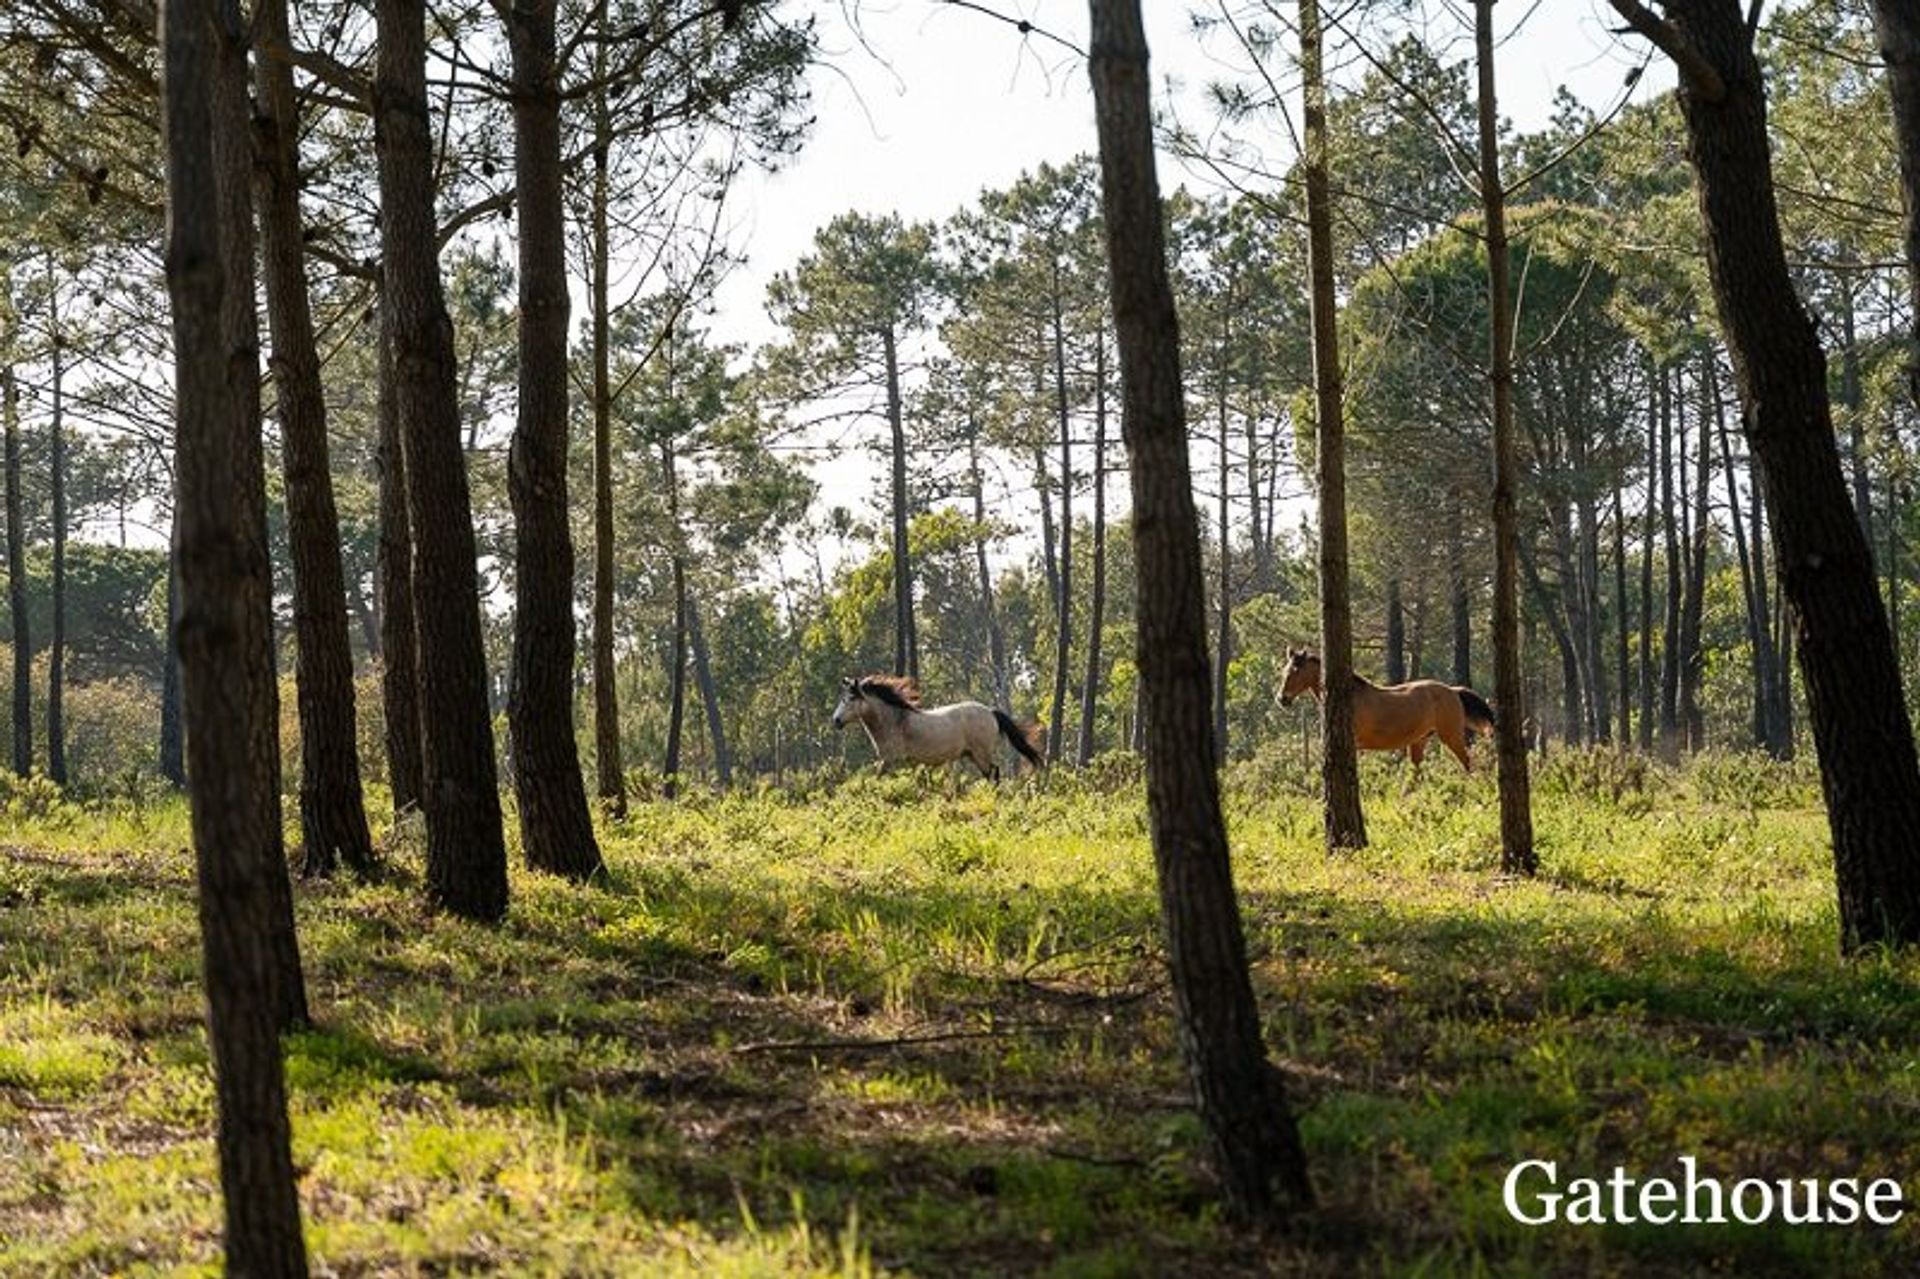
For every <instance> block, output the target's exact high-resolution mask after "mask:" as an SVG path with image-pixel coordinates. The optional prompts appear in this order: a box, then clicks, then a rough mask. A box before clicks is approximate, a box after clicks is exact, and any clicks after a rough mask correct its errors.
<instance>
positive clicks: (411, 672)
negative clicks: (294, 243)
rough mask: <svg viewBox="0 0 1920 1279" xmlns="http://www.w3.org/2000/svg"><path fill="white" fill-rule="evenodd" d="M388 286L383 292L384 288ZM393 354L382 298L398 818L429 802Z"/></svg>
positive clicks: (381, 409) (385, 637) (389, 683)
mask: <svg viewBox="0 0 1920 1279" xmlns="http://www.w3.org/2000/svg"><path fill="white" fill-rule="evenodd" d="M382 292H383V293H384V292H385V289H384V287H383V288H382ZM399 378H400V371H399V366H398V364H397V362H396V360H395V358H394V333H393V307H392V305H391V304H389V303H388V302H387V301H386V300H385V299H384V298H383V299H382V300H381V303H380V390H379V403H378V406H377V409H376V411H377V413H378V415H379V425H380V438H379V444H378V448H377V450H376V452H375V454H374V465H375V467H376V468H377V469H378V471H379V479H380V494H379V497H380V542H379V545H378V547H377V548H376V555H377V560H376V563H375V569H374V575H375V576H376V577H378V578H379V579H380V581H379V587H380V705H381V709H382V712H383V718H384V722H385V741H386V747H387V781H388V784H389V785H390V786H391V787H392V789H393V813H394V816H395V817H398V816H399V815H400V814H402V813H405V812H408V811H410V810H413V809H418V808H420V807H421V804H422V803H423V801H424V798H425V794H424V790H423V787H424V784H425V783H424V781H423V779H422V777H421V749H422V748H421V744H420V647H419V638H418V631H417V629H416V628H415V626H414V621H413V531H412V527H411V520H410V518H409V517H408V515H407V464H406V459H405V457H404V455H403V451H402V449H401V446H400V398H399V394H400V393H399V389H398V387H397V386H396V383H397V382H398V381H399Z"/></svg>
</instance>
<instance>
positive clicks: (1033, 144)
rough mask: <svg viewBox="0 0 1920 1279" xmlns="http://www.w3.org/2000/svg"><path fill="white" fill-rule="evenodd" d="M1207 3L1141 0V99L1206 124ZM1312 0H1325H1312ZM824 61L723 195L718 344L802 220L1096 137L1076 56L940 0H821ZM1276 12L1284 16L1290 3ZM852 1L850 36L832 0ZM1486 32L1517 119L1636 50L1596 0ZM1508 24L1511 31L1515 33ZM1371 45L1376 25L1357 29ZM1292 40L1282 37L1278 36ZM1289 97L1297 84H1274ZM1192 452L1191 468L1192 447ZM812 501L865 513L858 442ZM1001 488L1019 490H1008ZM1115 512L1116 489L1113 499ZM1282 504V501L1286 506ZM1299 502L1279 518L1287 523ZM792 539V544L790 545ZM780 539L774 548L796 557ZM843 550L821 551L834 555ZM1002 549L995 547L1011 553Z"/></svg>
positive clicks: (1589, 87) (1538, 6) (1597, 86)
mask: <svg viewBox="0 0 1920 1279" xmlns="http://www.w3.org/2000/svg"><path fill="white" fill-rule="evenodd" d="M1219 2H1220V0H1143V10H1144V16H1145V19H1146V24H1147V41H1148V46H1149V52H1150V57H1151V60H1152V70H1153V76H1154V95H1155V104H1154V105H1155V108H1156V110H1159V111H1162V112H1164V111H1166V110H1167V109H1169V108H1170V107H1171V108H1172V109H1173V110H1175V111H1176V112H1177V113H1178V114H1179V116H1180V118H1181V119H1182V121H1183V122H1185V123H1187V124H1189V125H1190V126H1192V127H1193V128H1195V129H1199V130H1204V129H1205V128H1206V126H1207V125H1208V124H1209V123H1210V119H1211V117H1210V116H1209V114H1208V112H1207V109H1206V107H1205V104H1204V102H1203V101H1202V100H1201V94H1202V92H1203V90H1204V89H1205V87H1206V85H1207V84H1208V83H1209V82H1210V81H1218V80H1221V79H1234V78H1239V77H1238V76H1237V75H1236V72H1238V71H1240V70H1241V67H1240V65H1239V64H1237V63H1236V54H1237V52H1238V50H1237V48H1236V46H1234V45H1233V44H1232V43H1231V37H1230V36H1229V35H1227V34H1226V33H1214V34H1212V35H1210V36H1208V37H1206V38H1205V39H1204V40H1203V39H1202V38H1201V37H1200V36H1198V35H1196V34H1195V33H1194V32H1193V30H1192V20H1191V18H1190V16H1189V15H1190V14H1191V13H1192V12H1193V11H1194V10H1195V9H1196V8H1199V9H1203V10H1210V11H1212V12H1218V8H1217V6H1218V4H1219ZM1323 2H1325V0H1323ZM982 3H984V4H985V5H986V7H989V8H992V9H993V10H995V11H996V12H998V13H1003V14H1007V15H1009V16H1012V17H1016V18H1025V19H1028V20H1030V21H1031V22H1032V23H1033V24H1034V25H1035V26H1036V27H1039V28H1041V29H1043V30H1045V31H1048V32H1052V33H1055V34H1057V35H1059V36H1061V37H1063V38H1065V39H1066V40H1068V41H1070V42H1071V43H1072V44H1073V45H1075V46H1077V47H1079V48H1085V47H1086V43H1087V5H1086V3H1085V2H1084V0H982ZM1337 4H1338V0H1334V3H1332V4H1329V6H1328V8H1327V10H1326V12H1327V14H1328V18H1327V21H1328V24H1329V30H1328V37H1327V40H1328V43H1327V60H1328V66H1329V68H1330V73H1331V74H1332V75H1333V76H1334V78H1335V80H1336V82H1339V81H1340V80H1341V79H1343V78H1345V79H1357V72H1356V73H1353V74H1346V73H1343V72H1342V71H1341V70H1340V68H1342V67H1349V68H1350V67H1352V66H1353V65H1354V62H1355V60H1354V58H1353V56H1352V55H1351V54H1350V53H1346V52H1344V51H1343V48H1342V46H1343V44H1344V43H1345V37H1344V36H1343V35H1342V34H1341V32H1340V31H1339V30H1337V29H1335V26H1334V24H1335V23H1337V22H1338V21H1339V20H1340V18H1341V14H1342V10H1341V9H1340V8H1339V7H1337ZM818 7H819V9H820V10H821V19H820V21H821V35H822V43H823V46H824V48H825V50H826V52H827V54H828V58H827V65H825V66H822V67H816V68H815V69H814V71H813V72H812V73H811V77H810V82H811V85H812V90H813V102H812V108H813V111H814V113H815V115H816V117H817V123H816V124H815V126H814V129H813V132H812V134H811V136H810V137H809V139H808V141H807V143H806V145H805V147H804V149H803V150H802V151H801V153H800V154H799V155H798V156H797V157H796V158H794V159H793V160H791V161H790V162H789V163H788V164H787V166H786V167H785V168H784V169H783V170H781V171H780V172H778V173H775V174H772V175H770V176H769V175H765V174H761V173H758V172H751V173H748V174H745V175H743V178H742V185H741V186H740V187H739V188H737V189H736V191H735V193H734V194H733V196H732V197H731V199H732V200H733V201H734V216H735V217H736V218H738V219H739V230H740V235H739V239H738V241H737V243H736V247H738V248H743V249H744V250H745V251H746V253H747V262H746V265H745V266H744V267H742V268H739V269H737V270H736V271H735V272H734V274H733V275H732V276H730V277H729V278H728V279H727V280H726V281H724V282H723V284H722V287H721V289H720V291H719V294H718V296H717V299H716V314H715V315H714V316H713V318H712V321H711V324H712V328H713V332H714V334H715V336H716V337H718V338H720V339H721V340H725V341H744V342H747V343H760V342H764V341H768V340H772V339H774V338H776V337H778V336H779V334H778V330H777V328H776V326H774V325H773V324H772V322H771V321H769V320H768V318H767V316H766V313H765V309H764V299H765V293H766V285H767V281H768V280H769V279H770V278H771V277H772V276H773V275H775V274H777V273H778V272H780V271H782V270H785V269H787V268H788V267H790V266H791V265H793V264H794V263H795V262H796V261H797V260H798V259H799V258H800V257H801V256H802V255H803V254H805V253H806V252H807V251H808V250H809V249H810V247H811V244H812V239H813V235H814V232H815V231H816V230H817V229H818V228H820V227H821V226H824V225H825V224H826V223H827V222H828V221H829V220H831V219H832V218H833V217H834V216H836V215H838V214H840V213H843V212H846V211H848V210H850V209H858V210H860V211H862V212H866V213H882V212H887V211H897V212H899V213H900V214H901V215H902V216H904V217H906V218H907V219H910V220H922V219H924V220H941V219H944V218H946V217H948V216H949V215H951V214H952V213H954V212H955V211H957V210H959V209H960V208H962V207H964V206H966V205H968V204H970V203H972V202H973V201H974V200H975V199H976V198H977V197H978V196H979V194H980V192H981V191H982V190H986V189H997V188H1002V187H1005V186H1007V185H1009V184H1011V183H1012V181H1013V180H1014V179H1015V178H1017V177H1018V176H1019V175H1020V174H1021V173H1022V172H1024V171H1027V170H1029V169H1032V168H1034V167H1036V166H1037V165H1038V164H1040V163H1041V162H1042V161H1052V162H1056V163H1057V162H1060V161H1063V160H1066V159H1068V158H1070V157H1072V156H1074V155H1077V154H1080V153H1082V152H1090V151H1092V150H1093V149H1094V147H1095V145H1096V139H1095V135H1094V125H1093V98H1092V91H1091V89H1090V87H1089V85H1088V81H1087V75H1086V70H1085V66H1084V64H1083V63H1082V62H1081V60H1080V59H1079V58H1078V57H1077V56H1076V55H1075V54H1073V53H1072V52H1070V51H1069V50H1067V49H1065V48H1063V47H1061V46H1060V45H1059V44H1058V43H1055V42H1052V41H1049V40H1046V39H1043V38H1041V37H1039V36H1037V35H1036V36H1034V37H1031V38H1030V39H1026V40H1023V39H1022V37H1021V36H1020V34H1019V33H1018V32H1017V31H1016V30H1015V29H1014V28H1013V27H1012V26H1010V25H1007V24H1006V23H1003V22H999V21H995V20H994V19H993V18H990V17H988V16H986V15H984V14H981V13H978V12H972V11H968V10H966V9H963V8H956V7H953V6H950V5H947V4H944V3H942V2H941V0H840V2H839V3H837V4H831V5H829V4H821V5H820V6H818ZM1278 7H1279V9H1280V10H1281V11H1282V12H1283V13H1286V14H1288V15H1291V14H1292V13H1293V12H1294V11H1295V10H1294V5H1293V4H1292V3H1291V0H1281V2H1280V4H1279V5H1278ZM1413 7H1414V11H1415V16H1416V19H1418V20H1420V21H1421V23H1422V29H1424V30H1425V31H1426V32H1427V33H1428V39H1429V41H1430V43H1434V44H1436V45H1437V44H1441V43H1442V42H1447V41H1450V42H1451V43H1448V44H1447V45H1446V47H1444V48H1442V49H1441V56H1442V57H1444V58H1445V59H1446V60H1448V61H1458V60H1462V59H1470V58H1471V56H1472V52H1473V46H1472V8H1471V5H1470V4H1468V3H1465V0H1413ZM849 12H852V13H855V14H857V17H858V21H859V32H858V34H856V33H855V31H854V30H853V29H852V28H851V27H850V25H849V19H848V16H847V15H848V13H849ZM1495 21H1496V35H1497V37H1498V38H1500V39H1501V42H1502V43H1501V46H1500V50H1499V53H1498V55H1497V59H1498V60H1497V62H1496V68H1497V74H1498V76H1499V88H1498V91H1499V94H1500V107H1501V114H1502V115H1503V116H1504V117H1506V118H1508V119H1510V120H1512V121H1513V122H1515V124H1516V125H1518V126H1519V127H1520V128H1522V129H1530V128H1536V127H1539V126H1540V125H1543V124H1544V123H1546V121H1547V119H1548V116H1549V114H1550V112H1551V106H1552V101H1553V95H1554V91H1555V89H1556V88H1557V87H1558V86H1559V85H1562V84H1564V85H1566V86H1568V87H1569V88H1570V89H1572V90H1573V91H1574V93H1575V94H1576V96H1578V97H1580V98H1581V99H1582V100H1584V101H1585V102H1587V103H1588V104H1589V105H1590V106H1592V107H1593V109H1594V110H1596V111H1598V112H1602V113H1604V112H1605V111H1607V110H1608V109H1609V108H1610V107H1611V106H1612V105H1613V104H1614V103H1616V102H1617V101H1618V99H1619V97H1620V95H1621V93H1622V92H1623V80H1624V77H1625V75H1626V72H1627V71H1628V69H1629V68H1631V67H1633V66H1636V65H1638V64H1639V63H1640V62H1641V61H1643V60H1644V59H1645V55H1646V49H1645V47H1644V44H1643V43H1642V42H1640V41H1638V40H1633V39H1623V38H1621V37H1616V36H1614V35H1613V34H1612V33H1611V31H1610V28H1611V27H1612V26H1614V25H1617V19H1615V18H1614V17H1613V14H1612V10H1611V9H1610V8H1609V7H1608V6H1607V4H1606V0H1507V2H1506V3H1505V4H1501V5H1499V6H1498V8H1497V9H1496V10H1495ZM1516 26H1517V27H1518V31H1517V32H1516V31H1515V30H1514V28H1515V27H1516ZM1362 34H1363V35H1364V36H1365V37H1366V38H1367V40H1368V43H1369V45H1370V46H1372V47H1376V48H1377V47H1380V46H1382V45H1384V44H1385V43H1386V42H1387V40H1388V39H1390V33H1387V32H1384V31H1381V30H1370V31H1366V32H1364V33H1362ZM1286 43H1287V44H1289V45H1291V36H1289V37H1288V38H1287V41H1286ZM1672 80H1673V77H1672V73H1671V69H1670V67H1668V66H1667V65H1666V64H1665V61H1664V59H1663V58H1659V57H1655V58H1654V59H1653V60H1652V62H1651V64H1650V66H1649V68H1648V71H1647V73H1646V75H1645V76H1644V77H1643V78H1642V80H1641V81H1640V84H1639V86H1638V87H1637V88H1636V89H1635V90H1634V96H1635V97H1636V98H1637V99H1641V100H1644V99H1646V98H1647V97H1649V96H1651V95H1652V94H1654V93H1657V92H1658V91H1660V90H1663V89H1664V88H1666V87H1667V86H1669V85H1671V83H1672ZM1283 83H1284V86H1285V87H1286V88H1287V89H1288V90H1289V97H1290V99H1291V100H1292V101H1291V105H1292V106H1293V107H1294V109H1296V110H1297V106H1298V93H1297V88H1295V87H1294V85H1293V83H1292V78H1291V76H1289V77H1288V78H1287V79H1286V80H1285V81H1284V82H1283ZM1287 150H1288V148H1287V145H1286V143H1285V142H1284V140H1283V139H1282V138H1280V137H1276V139H1275V144H1274V146H1273V148H1272V156H1271V159H1272V160H1273V161H1274V167H1275V168H1276V170H1277V169H1279V168H1281V167H1283V166H1284V164H1285V161H1286V158H1287ZM1160 183H1161V188H1162V190H1163V191H1171V190H1172V189H1174V188H1175V187H1177V186H1179V185H1181V184H1183V183H1184V184H1186V185H1188V186H1190V187H1192V188H1194V189H1195V190H1197V191H1205V190H1211V189H1213V183H1212V182H1211V181H1210V179H1209V178H1208V177H1207V176H1206V175H1205V174H1203V173H1191V172H1188V171H1186V170H1185V169H1184V168H1183V167H1182V165H1181V163H1180V162H1179V161H1178V160H1176V159H1174V158H1173V157H1171V156H1168V155H1165V154H1164V153H1163V154H1162V157H1161V165H1160ZM1196 465H1204V461H1203V460H1202V459H1201V458H1198V457H1196ZM814 475H815V478H816V479H817V480H818V481H819V483H820V485H821V493H820V503H821V506H822V508H830V507H833V506H846V507H848V508H849V509H851V510H853V511H854V512H855V513H856V514H861V515H866V516H869V517H870V516H872V515H874V514H875V513H876V512H875V508H874V505H873V494H874V493H875V492H876V491H877V490H876V489H875V488H874V484H875V482H876V477H877V475H878V471H877V469H876V465H875V461H874V459H873V458H872V456H871V455H870V454H868V453H866V452H865V451H864V450H857V449H856V450H854V451H852V452H849V453H847V454H845V455H843V456H842V457H840V458H839V459H838V460H835V461H831V462H826V463H824V464H820V465H816V466H815V468H814ZM1015 500H1016V502H1023V503H1024V502H1026V501H1028V500H1030V498H1028V497H1026V496H1021V495H1018V494H1016V495H1015ZM1117 500H1119V501H1120V502H1121V507H1120V509H1124V498H1117ZM1290 505H1291V504H1290ZM1297 518H1298V512H1297V511H1293V512H1290V513H1289V515H1288V516H1286V517H1283V519H1282V524H1283V526H1284V525H1288V524H1291V523H1292V522H1293V520H1294V519H1297ZM792 549H797V548H792ZM792 549H790V550H789V553H788V554H787V555H786V556H784V557H783V558H784V559H786V560H787V562H788V565H789V568H790V569H791V568H792V566H793V565H794V564H795V563H797V562H798V561H797V560H796V559H795V557H794V555H793V553H792ZM850 549H854V548H834V550H833V551H830V552H829V553H828V562H829V563H833V562H835V561H837V560H838V559H839V558H840V554H841V553H843V552H845V551H846V550H850ZM1028 550H1031V547H1025V546H1012V545H1010V546H1007V547H1003V548H1002V554H1006V553H1012V554H1016V555H1018V554H1022V553H1024V552H1025V551H1028Z"/></svg>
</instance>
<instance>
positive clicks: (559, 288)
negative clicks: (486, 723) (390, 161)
mask: <svg viewBox="0 0 1920 1279" xmlns="http://www.w3.org/2000/svg"><path fill="white" fill-rule="evenodd" d="M557 9H558V0H512V3H511V5H510V6H509V7H508V9H507V15H506V21H507V40H508V44H509V45H510V46H511V50H512V58H513V136H514V155H513V172H514V182H515V186H516V188H517V199H516V201H515V208H514V214H515V218H516V221H517V223H518V232H519V234H518V236H517V237H516V238H517V239H518V240H519V244H520V273H519V276H520V278H519V284H520V323H519V326H518V327H519V336H520V343H519V355H520V402H519V409H518V413H517V415H516V417H515V420H514V427H513V444H512V447H511V449H510V450H509V452H508V458H507V496H508V498H509V499H510V501H511V502H512V504H513V558H514V602H513V663H512V670H511V674H510V676H509V679H508V685H507V690H508V691H507V726H508V738H509V741H510V742H511V745H512V748H513V793H514V796H515V798H516V799H518V800H519V801H520V843H521V847H522V848H523V849H524V850H525V854H526V858H527V865H529V866H531V867H533V868H534V869H535V870H543V871H547V872H549V873H551V874H555V875H564V876H566V877H567V878H569V879H589V878H591V877H593V876H594V875H598V874H600V873H602V872H604V871H605V870H606V863H605V862H604V861H602V860H601V857H600V844H599V841H598V840H597V839H596V838H595V837H594V833H593V817H592V814H591V813H589V812H588V810H587V788H586V783H585V781H584V780H583V779H582V778H581V776H580V748H579V745H578V743H577V740H576V739H575V737H574V732H573V670H574V660H573V659H574V634H573V529H572V523H571V518H570V516H569V513H568V508H567V431H568V419H567V377H568V374H569V367H568V355H567V311H568V304H567V252H566V251H567V218H566V211H565V207H564V205H563V202H562V198H561V184H560V72H559V68H558V67H557V66H555V64H554V59H555V35H554V23H555V17H556V11H557Z"/></svg>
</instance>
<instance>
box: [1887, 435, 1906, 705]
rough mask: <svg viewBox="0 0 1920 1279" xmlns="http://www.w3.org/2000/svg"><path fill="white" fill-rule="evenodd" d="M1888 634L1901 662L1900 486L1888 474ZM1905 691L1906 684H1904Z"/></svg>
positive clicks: (1896, 655) (1894, 653)
mask: <svg viewBox="0 0 1920 1279" xmlns="http://www.w3.org/2000/svg"><path fill="white" fill-rule="evenodd" d="M1887 633H1888V634H1889V635H1890V636H1891V637H1892V638H1893V658H1894V662H1895V664H1896V665H1897V664H1898V663H1899V660H1900V486H1899V485H1898V484H1897V483H1896V482H1895V481H1894V477H1893V473H1892V472H1891V471H1889V472H1888V473H1887ZM1901 686H1902V688H1903V689H1904V687H1905V683H1904V681H1903V682H1902V685H1901Z"/></svg>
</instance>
